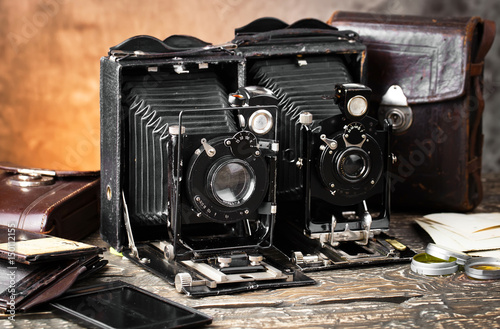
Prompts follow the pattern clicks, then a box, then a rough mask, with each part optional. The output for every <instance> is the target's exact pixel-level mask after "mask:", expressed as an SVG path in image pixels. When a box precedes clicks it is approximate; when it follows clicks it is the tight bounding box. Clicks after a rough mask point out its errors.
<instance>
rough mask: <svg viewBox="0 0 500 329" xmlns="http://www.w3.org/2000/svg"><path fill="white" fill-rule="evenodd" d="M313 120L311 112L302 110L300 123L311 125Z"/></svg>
mask: <svg viewBox="0 0 500 329" xmlns="http://www.w3.org/2000/svg"><path fill="white" fill-rule="evenodd" d="M312 122H313V116H312V114H311V113H309V112H302V113H300V116H299V123H300V124H303V125H304V126H309V125H310V124H311V123H312Z"/></svg>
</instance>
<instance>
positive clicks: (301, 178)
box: [233, 18, 411, 271]
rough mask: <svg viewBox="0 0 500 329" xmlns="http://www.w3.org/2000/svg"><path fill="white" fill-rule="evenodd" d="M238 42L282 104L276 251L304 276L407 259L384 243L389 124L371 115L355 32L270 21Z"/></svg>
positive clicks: (249, 68) (251, 75)
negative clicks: (308, 273)
mask: <svg viewBox="0 0 500 329" xmlns="http://www.w3.org/2000/svg"><path fill="white" fill-rule="evenodd" d="M265 28H268V30H265ZM233 42H235V43H236V44H238V45H239V46H238V49H237V54H239V55H240V56H242V57H244V58H245V59H246V70H245V72H246V75H245V78H246V80H245V81H246V83H247V84H250V85H258V86H262V87H265V88H268V89H270V90H271V91H272V92H273V93H274V94H275V95H276V97H277V98H278V100H279V104H278V106H279V115H278V120H279V122H280V128H279V132H278V139H279V141H280V152H279V161H278V190H277V194H278V206H279V209H280V211H279V212H278V216H277V217H278V219H277V223H278V224H277V225H278V231H279V232H287V233H286V234H279V235H277V236H276V243H277V246H278V247H279V248H280V249H281V250H283V251H285V252H286V253H287V254H288V255H289V256H290V257H291V258H292V259H293V261H294V262H295V263H296V264H297V265H299V266H300V267H301V268H302V269H303V270H306V271H309V270H311V271H312V270H320V269H330V268H335V267H342V266H346V265H352V264H359V265H361V264H366V263H377V262H387V261H391V262H392V261H399V260H405V259H407V256H408V255H410V254H411V252H410V253H409V254H406V253H405V252H404V251H403V250H397V249H396V247H395V246H393V245H391V244H390V243H388V242H387V241H386V238H387V237H386V235H385V232H387V231H388V230H389V220H390V197H389V192H390V185H389V168H390V166H391V165H392V163H391V161H392V156H391V151H390V148H389V140H390V136H391V125H390V124H389V122H383V124H381V123H379V121H378V120H377V119H376V118H372V117H371V116H370V115H369V113H368V112H369V108H368V104H369V102H370V94H371V90H370V88H367V87H366V86H364V85H363V82H364V79H365V77H364V75H363V74H364V72H365V55H366V54H365V51H366V48H365V46H364V45H363V44H361V43H360V42H359V40H358V36H357V34H356V33H354V32H352V31H339V30H337V29H336V28H334V27H332V26H328V25H327V26H325V25H324V24H323V23H321V22H318V21H316V20H310V19H305V20H301V21H298V22H295V23H293V24H291V25H286V24H285V23H283V22H280V21H278V20H275V19H272V18H263V19H260V20H257V21H255V22H253V23H250V24H248V25H247V26H245V27H242V28H240V29H237V30H236V38H235V40H234V41H233Z"/></svg>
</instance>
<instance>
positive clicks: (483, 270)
mask: <svg viewBox="0 0 500 329" xmlns="http://www.w3.org/2000/svg"><path fill="white" fill-rule="evenodd" d="M465 274H467V276H469V277H471V278H473V279H481V280H492V279H500V259H498V258H494V257H477V258H471V259H469V260H468V261H467V262H466V263H465Z"/></svg>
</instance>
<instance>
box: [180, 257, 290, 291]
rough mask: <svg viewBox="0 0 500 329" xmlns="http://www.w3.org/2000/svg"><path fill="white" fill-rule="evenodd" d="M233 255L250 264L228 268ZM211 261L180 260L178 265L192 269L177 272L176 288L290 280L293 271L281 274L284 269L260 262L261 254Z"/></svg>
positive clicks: (220, 258) (213, 286) (212, 287)
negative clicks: (189, 271)
mask: <svg viewBox="0 0 500 329" xmlns="http://www.w3.org/2000/svg"><path fill="white" fill-rule="evenodd" d="M235 258H239V259H240V261H241V259H244V260H247V261H248V262H249V264H247V265H243V266H234V267H231V266H230V263H231V262H232V260H233V259H235ZM212 261H213V260H212ZM212 261H211V260H207V261H206V262H205V261H197V262H195V261H192V260H185V261H181V264H182V265H184V266H186V268H189V269H190V270H192V272H191V273H188V272H180V273H178V274H177V275H176V277H175V288H176V290H177V291H178V292H182V291H183V288H186V287H195V286H207V287H208V288H210V289H215V288H217V287H218V286H219V285H222V284H234V283H244V282H254V281H256V282H259V281H270V280H280V281H286V282H290V281H293V274H286V273H283V271H281V270H279V269H277V268H275V267H274V266H271V265H269V264H268V263H266V262H264V261H263V257H262V256H260V255H246V254H237V255H231V256H219V257H217V262H216V263H214V264H210V263H212Z"/></svg>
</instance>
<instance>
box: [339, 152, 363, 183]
mask: <svg viewBox="0 0 500 329" xmlns="http://www.w3.org/2000/svg"><path fill="white" fill-rule="evenodd" d="M343 160H344V164H343V166H342V167H343V168H344V174H345V175H346V176H347V177H349V178H358V177H359V176H361V175H362V174H363V171H364V170H365V166H366V164H365V160H364V159H363V158H362V157H361V156H360V155H359V154H349V155H348V156H346V157H345V158H344V159H343Z"/></svg>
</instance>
